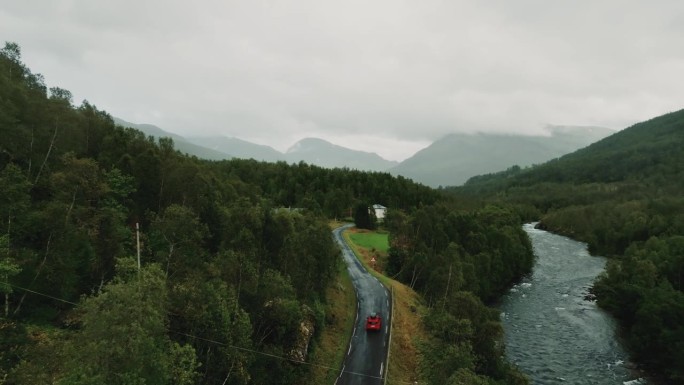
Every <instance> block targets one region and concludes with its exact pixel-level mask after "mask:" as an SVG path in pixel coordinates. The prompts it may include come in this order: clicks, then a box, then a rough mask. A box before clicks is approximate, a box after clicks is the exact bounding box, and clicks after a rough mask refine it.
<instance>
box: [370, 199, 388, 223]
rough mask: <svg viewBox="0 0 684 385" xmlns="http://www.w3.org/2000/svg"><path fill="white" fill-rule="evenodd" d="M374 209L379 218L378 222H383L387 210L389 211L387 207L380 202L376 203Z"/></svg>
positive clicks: (376, 216)
mask: <svg viewBox="0 0 684 385" xmlns="http://www.w3.org/2000/svg"><path fill="white" fill-rule="evenodd" d="M372 208H373V211H374V212H375V219H377V220H378V222H382V221H384V220H385V212H386V211H387V207H385V206H383V205H379V204H377V203H376V204H374V205H373V206H372Z"/></svg>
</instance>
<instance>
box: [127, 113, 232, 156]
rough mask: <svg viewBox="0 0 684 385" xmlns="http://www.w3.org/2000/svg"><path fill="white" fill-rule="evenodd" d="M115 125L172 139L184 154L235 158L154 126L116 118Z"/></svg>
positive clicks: (156, 136)
mask: <svg viewBox="0 0 684 385" xmlns="http://www.w3.org/2000/svg"><path fill="white" fill-rule="evenodd" d="M114 123H116V124H118V125H119V126H122V127H130V128H135V129H136V130H139V131H142V132H143V133H144V134H145V135H149V136H153V137H155V138H157V139H158V138H171V139H173V144H174V147H175V148H176V149H177V150H179V151H180V152H182V153H185V154H189V155H194V156H196V157H198V158H202V159H208V160H223V159H230V158H233V155H231V154H229V153H226V152H221V151H217V150H214V149H210V148H207V147H203V146H201V145H197V144H195V143H191V142H190V141H188V140H187V139H185V138H184V137H182V136H180V135H176V134H173V133H170V132H168V131H164V130H162V129H161V128H159V127H157V126H155V125H152V124H136V123H131V122H127V121H125V120H123V119H119V118H116V117H115V118H114Z"/></svg>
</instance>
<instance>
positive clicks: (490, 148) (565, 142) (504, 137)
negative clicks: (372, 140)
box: [389, 126, 614, 187]
mask: <svg viewBox="0 0 684 385" xmlns="http://www.w3.org/2000/svg"><path fill="white" fill-rule="evenodd" d="M547 132H548V133H549V135H548V136H525V135H512V134H486V133H479V134H450V135H447V136H445V137H443V138H442V139H440V140H437V141H435V142H434V143H432V144H431V145H430V146H428V147H427V148H425V149H423V150H421V151H418V152H417V153H416V154H415V155H413V156H412V157H410V158H408V159H406V160H405V161H403V162H401V163H400V164H399V165H398V166H396V167H394V168H392V169H390V170H389V171H390V173H392V174H394V175H402V176H405V177H407V178H411V179H413V180H414V181H417V182H420V183H423V184H426V185H429V186H432V187H438V186H458V185H461V184H463V183H465V182H466V181H467V180H468V179H469V178H470V177H473V176H475V175H481V174H487V173H491V172H496V171H502V170H505V169H507V168H508V167H511V166H514V165H518V166H521V167H524V166H529V165H532V164H536V163H542V162H545V161H548V160H551V159H553V158H557V157H559V156H562V155H565V154H567V153H570V152H572V151H575V150H577V149H579V148H582V147H585V146H587V145H589V144H591V143H594V142H596V141H598V140H600V139H602V138H604V137H606V136H609V135H610V134H612V133H614V131H612V130H610V129H607V128H603V127H581V126H548V127H547Z"/></svg>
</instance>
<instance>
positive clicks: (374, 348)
mask: <svg viewBox="0 0 684 385" xmlns="http://www.w3.org/2000/svg"><path fill="white" fill-rule="evenodd" d="M349 227H352V225H345V226H342V227H339V228H337V229H335V230H333V235H334V237H335V240H336V241H337V243H338V244H339V245H340V249H341V250H342V256H343V258H344V261H345V263H346V264H347V270H348V271H349V275H350V277H351V279H352V283H353V284H354V288H355V289H356V299H357V311H356V322H355V323H354V331H353V334H352V337H351V340H350V342H349V346H348V350H347V357H346V358H345V360H344V363H343V365H342V370H341V372H340V376H339V377H338V378H337V380H336V381H335V384H336V385H352V384H353V385H360V384H364V385H365V384H382V383H383V380H384V377H385V372H386V365H387V353H388V349H389V330H390V324H391V319H390V317H391V314H392V308H391V303H392V299H391V297H390V296H391V294H390V292H389V290H388V289H386V288H385V287H384V286H383V285H382V284H381V283H380V281H378V280H377V279H376V278H375V277H373V276H372V275H370V273H368V271H366V269H365V268H364V267H363V265H361V263H360V262H359V261H358V260H357V259H356V257H355V256H354V253H353V252H352V251H351V249H350V248H349V246H347V244H346V243H345V242H344V240H343V238H342V231H344V230H345V229H347V228H349ZM372 312H376V313H378V314H379V315H380V316H381V317H382V329H381V330H380V331H379V332H366V328H365V326H366V317H367V316H368V315H369V314H370V313H372Z"/></svg>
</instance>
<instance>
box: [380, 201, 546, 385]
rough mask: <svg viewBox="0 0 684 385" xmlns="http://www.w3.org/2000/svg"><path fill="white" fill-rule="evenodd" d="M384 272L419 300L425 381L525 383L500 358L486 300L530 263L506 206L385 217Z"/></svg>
mask: <svg viewBox="0 0 684 385" xmlns="http://www.w3.org/2000/svg"><path fill="white" fill-rule="evenodd" d="M385 224H386V226H387V228H388V229H389V230H390V238H389V239H390V251H389V259H388V264H387V273H388V274H389V275H392V276H394V277H396V278H397V279H399V280H401V281H403V282H405V283H407V284H408V285H410V286H411V287H413V288H414V289H416V290H417V291H418V292H419V293H421V294H422V295H423V297H424V298H425V300H426V301H427V303H428V305H429V306H430V311H429V314H427V315H426V317H425V320H426V326H427V328H428V330H429V331H430V333H431V335H432V339H431V340H429V341H427V342H426V343H425V345H424V346H423V347H422V349H421V350H422V351H423V354H424V357H423V363H422V368H423V376H424V377H425V378H426V379H427V380H428V381H430V383H435V384H439V383H464V384H486V383H492V382H491V381H493V380H496V381H499V382H500V383H502V384H503V383H505V384H526V383H527V381H526V379H525V378H524V377H523V376H522V375H520V373H518V372H517V371H516V370H515V369H513V368H511V367H510V366H509V365H508V364H506V363H505V361H504V360H503V359H502V357H503V344H502V343H501V339H502V337H503V329H502V327H501V324H500V321H499V315H498V312H497V311H495V310H493V309H490V308H488V307H487V306H485V305H484V304H483V300H484V301H491V300H494V299H496V298H498V296H499V295H500V294H501V293H502V292H503V291H504V290H505V289H507V288H508V286H509V285H510V284H511V283H512V282H514V281H515V280H517V279H520V277H521V276H522V275H524V274H526V273H528V272H529V271H530V270H531V268H532V264H533V260H534V257H533V254H532V246H531V244H530V242H529V239H528V238H527V236H526V234H525V233H524V232H523V230H522V228H521V226H520V225H521V219H520V217H519V215H518V214H517V213H516V212H515V210H512V209H511V208H507V207H503V206H494V205H489V206H485V207H482V208H480V209H477V210H470V209H468V210H464V209H461V208H458V205H455V203H454V202H450V201H448V200H446V201H444V202H442V203H440V204H437V205H432V206H424V207H421V208H419V209H417V210H415V211H413V212H412V213H411V214H406V213H403V212H401V211H397V210H390V211H388V213H387V217H386V219H385Z"/></svg>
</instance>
